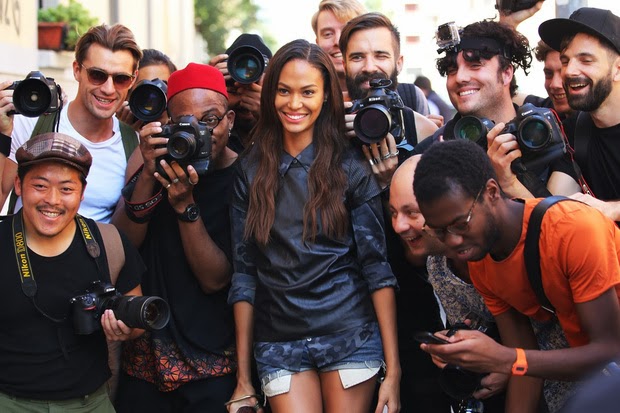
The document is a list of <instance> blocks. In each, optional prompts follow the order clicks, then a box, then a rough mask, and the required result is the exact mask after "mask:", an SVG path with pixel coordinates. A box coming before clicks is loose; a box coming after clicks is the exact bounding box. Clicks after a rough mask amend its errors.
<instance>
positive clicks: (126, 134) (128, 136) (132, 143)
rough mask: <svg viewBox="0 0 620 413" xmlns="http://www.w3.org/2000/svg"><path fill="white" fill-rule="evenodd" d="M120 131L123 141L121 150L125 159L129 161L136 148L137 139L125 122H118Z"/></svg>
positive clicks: (133, 131) (134, 132)
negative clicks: (123, 151)
mask: <svg viewBox="0 0 620 413" xmlns="http://www.w3.org/2000/svg"><path fill="white" fill-rule="evenodd" d="M118 123H119V127H120V130H121V138H122V139H123V149H124V150H125V159H126V160H129V157H130V156H131V154H132V153H133V151H134V149H136V147H137V146H138V143H139V141H138V137H137V136H136V131H135V130H133V128H132V127H131V126H129V125H128V124H126V123H125V122H121V121H120V120H119V121H118Z"/></svg>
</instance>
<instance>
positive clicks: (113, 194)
mask: <svg viewBox="0 0 620 413" xmlns="http://www.w3.org/2000/svg"><path fill="white" fill-rule="evenodd" d="M69 106H70V104H69V105H67V106H65V107H64V108H63V109H62V111H61V112H60V123H59V126H58V132H60V133H64V134H65V135H69V136H71V137H72V138H74V139H76V140H78V141H79V142H80V143H81V144H82V145H84V146H85V147H86V149H88V151H89V152H90V153H91V155H92V156H93V164H92V166H91V167H90V171H89V173H88V178H87V181H88V185H86V190H85V191H84V201H82V203H81V204H80V209H79V211H78V212H79V213H80V215H82V216H85V217H88V218H92V219H94V220H95V221H99V222H110V220H111V219H112V214H113V213H114V208H116V204H117V203H118V199H119V198H120V196H121V189H123V186H124V185H125V169H127V157H126V155H125V149H124V147H123V138H122V136H121V131H120V126H119V121H118V119H117V118H116V116H114V117H112V122H113V123H112V130H111V131H110V133H111V136H110V138H109V139H106V140H105V141H102V142H91V141H89V140H88V139H86V138H85V137H84V136H82V135H80V134H79V132H77V131H76V130H75V128H74V127H73V125H72V124H71V122H70V121H69V117H68V115H67V113H68V111H69ZM37 119H38V118H27V117H24V116H21V115H16V116H15V121H14V126H13V133H12V134H11V137H12V138H13V140H12V143H11V154H10V156H9V159H10V160H12V161H13V162H15V163H17V162H16V161H15V152H17V149H18V148H19V147H20V146H22V145H23V144H24V143H26V141H28V139H30V135H31V134H32V131H33V130H34V128H35V125H36V123H37ZM136 139H138V137H137V135H136ZM20 207H21V201H18V204H17V207H16V210H17V209H19V208H20Z"/></svg>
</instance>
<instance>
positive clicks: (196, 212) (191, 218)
mask: <svg viewBox="0 0 620 413" xmlns="http://www.w3.org/2000/svg"><path fill="white" fill-rule="evenodd" d="M177 218H179V221H183V222H195V221H198V218H200V207H199V206H198V204H189V205H188V206H187V207H186V208H185V211H183V213H181V214H177Z"/></svg>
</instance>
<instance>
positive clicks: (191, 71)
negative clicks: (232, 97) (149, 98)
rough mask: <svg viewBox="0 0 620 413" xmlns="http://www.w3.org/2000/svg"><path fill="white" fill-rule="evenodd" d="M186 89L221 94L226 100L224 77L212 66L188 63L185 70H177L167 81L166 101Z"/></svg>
mask: <svg viewBox="0 0 620 413" xmlns="http://www.w3.org/2000/svg"><path fill="white" fill-rule="evenodd" d="M187 89H209V90H212V91H214V92H217V93H221V94H222V95H224V96H225V97H226V99H228V93H227V92H226V82H225V81H224V76H223V75H222V74H221V73H220V71H219V70H217V69H216V68H215V67H213V66H209V65H203V64H200V63H190V64H188V65H187V67H185V69H181V70H177V71H176V72H174V73H172V74H171V75H170V78H169V79H168V100H170V99H172V97H173V96H174V95H176V94H177V93H179V92H182V91H184V90H187Z"/></svg>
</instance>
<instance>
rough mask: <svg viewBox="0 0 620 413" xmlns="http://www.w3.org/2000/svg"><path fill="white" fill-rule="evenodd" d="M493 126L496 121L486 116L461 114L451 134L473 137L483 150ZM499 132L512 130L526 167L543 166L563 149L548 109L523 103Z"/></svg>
mask: <svg viewBox="0 0 620 413" xmlns="http://www.w3.org/2000/svg"><path fill="white" fill-rule="evenodd" d="M493 126H495V123H494V122H493V121H491V120H489V119H485V118H481V119H479V118H477V117H475V116H463V117H462V118H461V119H459V120H458V122H456V125H454V136H455V137H457V138H463V139H469V140H472V141H474V142H476V143H478V144H479V145H480V146H482V148H484V149H485V150H486V149H487V133H488V132H489V130H490V129H491V128H493ZM502 133H512V134H513V135H514V136H515V137H516V138H517V142H518V144H519V148H520V149H521V153H522V157H521V158H520V159H521V163H522V164H523V165H524V166H525V167H526V168H529V169H537V168H540V167H544V166H545V165H547V164H548V163H549V162H552V161H554V160H556V159H558V158H560V157H561V156H562V155H563V154H564V153H565V152H566V144H565V143H564V136H563V133H562V129H561V127H560V124H559V122H558V119H557V115H556V114H555V112H554V111H553V110H552V109H549V108H539V107H536V106H534V105H532V104H531V103H526V104H524V105H523V106H521V107H520V108H519V109H518V110H517V116H516V117H515V118H514V119H513V120H511V121H510V122H508V123H507V124H506V127H505V128H504V130H503V131H502ZM513 165H514V164H513ZM513 169H514V167H513Z"/></svg>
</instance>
